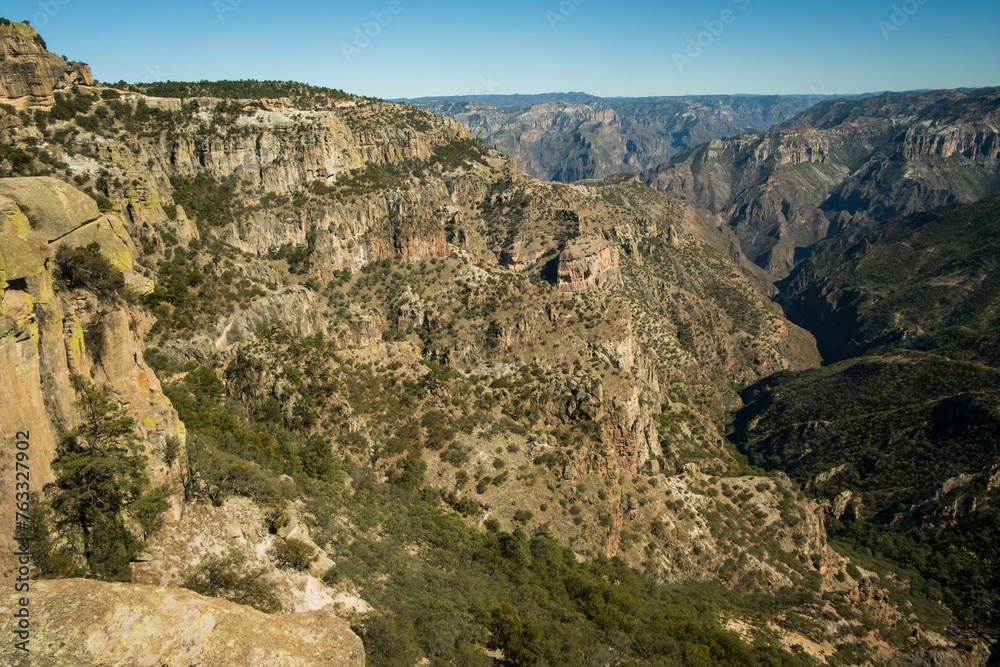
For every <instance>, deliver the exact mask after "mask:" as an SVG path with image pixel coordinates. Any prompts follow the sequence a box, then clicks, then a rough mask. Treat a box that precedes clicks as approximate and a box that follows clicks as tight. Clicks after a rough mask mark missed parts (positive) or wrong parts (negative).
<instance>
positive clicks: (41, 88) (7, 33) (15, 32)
mask: <svg viewBox="0 0 1000 667" xmlns="http://www.w3.org/2000/svg"><path fill="white" fill-rule="evenodd" d="M74 84H80V85H85V86H91V85H93V84H94V77H93V76H92V75H91V73H90V68H89V67H88V66H87V65H84V64H83V63H68V62H66V61H65V60H63V59H62V58H59V57H58V56H55V55H53V54H51V53H49V52H48V51H47V50H46V48H45V41H44V40H42V38H41V37H39V35H38V33H37V32H36V31H35V29H34V28H33V27H31V26H30V25H28V24H27V23H11V22H9V21H8V22H6V23H2V22H0V103H3V104H11V105H13V106H14V107H16V108H18V109H31V108H47V107H51V106H52V105H53V104H54V103H55V96H54V95H53V93H54V92H55V91H57V90H63V89H66V88H69V87H70V86H72V85H74Z"/></svg>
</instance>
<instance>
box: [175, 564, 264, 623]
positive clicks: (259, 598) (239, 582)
mask: <svg viewBox="0 0 1000 667" xmlns="http://www.w3.org/2000/svg"><path fill="white" fill-rule="evenodd" d="M181 586H182V587H183V588H187V589H189V590H192V591H194V592H195V593H199V594H201V595H207V596H209V597H216V598H222V599H224V600H229V601H230V602H235V603H236V604H245V605H249V606H251V607H253V608H254V609H259V610H260V611H263V612H265V613H268V614H273V613H275V612H279V611H281V601H280V600H279V599H278V593H277V591H278V587H277V586H276V585H275V584H274V582H273V581H271V580H270V579H269V578H268V576H267V568H266V567H261V568H256V567H250V565H249V563H248V562H247V558H246V556H245V555H243V554H241V553H240V552H238V551H235V550H234V551H231V552H230V553H228V554H226V555H225V556H209V557H208V558H206V559H205V560H204V561H203V562H202V563H200V564H199V565H198V566H196V567H195V568H193V569H192V570H191V572H190V573H189V574H188V576H187V577H186V578H185V579H184V581H183V582H182V583H181Z"/></svg>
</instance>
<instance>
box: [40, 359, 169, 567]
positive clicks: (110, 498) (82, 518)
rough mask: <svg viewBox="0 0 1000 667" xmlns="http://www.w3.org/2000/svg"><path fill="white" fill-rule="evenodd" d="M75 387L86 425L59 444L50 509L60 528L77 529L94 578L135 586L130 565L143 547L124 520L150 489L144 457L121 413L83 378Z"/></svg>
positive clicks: (129, 422)
mask: <svg viewBox="0 0 1000 667" xmlns="http://www.w3.org/2000/svg"><path fill="white" fill-rule="evenodd" d="M73 385H74V388H75V389H76V390H77V391H78V392H79V394H80V399H79V400H78V401H77V403H76V405H77V406H78V407H79V408H80V410H81V412H82V414H83V422H82V423H81V424H80V425H79V426H77V427H76V428H74V429H72V430H70V431H67V432H66V433H64V434H63V436H62V438H61V440H60V442H59V445H58V448H57V458H56V459H55V460H54V461H53V462H52V469H53V470H54V471H55V473H56V481H55V484H54V485H53V486H54V489H53V491H54V494H53V498H52V509H53V511H54V513H55V516H56V522H57V525H58V526H59V527H60V528H61V529H79V531H80V539H81V540H82V545H83V557H84V559H85V560H86V563H87V568H88V570H89V573H90V576H92V577H96V578H99V579H104V580H107V581H131V578H132V574H131V570H130V569H129V566H128V564H129V562H131V561H132V560H133V559H134V557H135V556H136V555H138V553H139V552H140V551H141V550H142V549H143V548H144V546H145V545H144V544H143V542H142V540H140V539H139V538H137V537H136V536H135V535H133V534H132V532H131V531H130V530H129V529H128V527H127V526H126V525H125V519H126V516H127V513H128V510H129V509H130V507H132V506H134V505H135V504H136V503H137V502H138V501H140V499H143V498H144V493H145V490H146V487H147V486H148V484H149V480H148V478H147V477H146V475H145V472H144V471H145V467H146V457H145V456H143V455H142V449H143V448H142V446H141V445H139V444H138V437H137V436H136V433H135V423H134V421H133V419H132V418H131V417H129V416H128V415H127V414H126V412H125V410H124V409H123V408H121V407H117V406H115V405H113V404H112V402H111V401H110V399H109V398H108V395H107V393H105V392H104V391H103V390H102V389H99V388H97V387H95V386H94V385H92V384H91V383H89V382H87V381H86V380H84V379H83V378H81V377H79V376H75V377H74V378H73ZM146 504H148V503H146Z"/></svg>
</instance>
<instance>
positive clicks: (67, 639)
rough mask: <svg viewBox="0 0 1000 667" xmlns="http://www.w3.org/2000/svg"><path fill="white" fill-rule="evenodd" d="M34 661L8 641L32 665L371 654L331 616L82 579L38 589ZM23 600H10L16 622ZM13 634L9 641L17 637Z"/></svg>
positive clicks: (6, 602) (9, 655)
mask: <svg viewBox="0 0 1000 667" xmlns="http://www.w3.org/2000/svg"><path fill="white" fill-rule="evenodd" d="M25 595H28V598H29V599H30V603H29V607H28V609H29V611H30V614H31V621H30V623H31V626H30V630H31V637H30V641H29V643H28V647H29V649H30V652H29V653H22V652H21V651H19V650H17V649H15V648H14V646H13V641H12V640H11V638H10V637H9V636H8V637H7V638H6V639H7V641H5V642H4V643H3V646H2V648H0V655H2V656H3V659H2V662H3V663H4V664H5V665H11V667H20V666H21V665H24V666H25V667H28V666H29V665H31V666H34V665H111V664H114V665H135V666H137V667H139V666H143V665H147V666H149V667H154V666H156V665H246V666H247V667H310V666H313V665H315V666H317V667H318V666H319V665H338V666H341V665H342V666H344V667H363V665H364V663H365V653H364V647H363V646H362V645H361V640H360V639H358V637H357V635H355V634H354V633H353V632H351V629H350V627H349V626H348V624H347V623H346V622H345V621H343V620H341V619H339V618H337V617H336V616H333V615H332V614H331V613H330V612H328V611H313V612H303V613H296V614H275V615H268V614H264V613H262V612H259V611H257V610H255V609H251V608H250V607H244V606H241V605H237V604H233V603H232V602H227V601H225V600H220V599H216V598H206V597H203V596H201V595H198V594H196V593H192V592H191V591H188V590H185V589H182V588H164V587H157V586H141V585H131V584H108V583H102V582H97V581H89V580H83V579H65V580H59V581H41V582H37V583H34V584H32V586H31V592H30V595H29V594H25ZM19 597H20V596H15V595H12V594H7V593H5V594H4V596H3V598H2V599H0V614H2V615H3V616H4V618H11V617H12V616H13V614H14V613H15V612H16V611H17V610H18V609H20V607H19V606H18V602H19ZM8 634H9V633H8Z"/></svg>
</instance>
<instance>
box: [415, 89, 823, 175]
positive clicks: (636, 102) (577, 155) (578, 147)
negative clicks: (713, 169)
mask: <svg viewBox="0 0 1000 667" xmlns="http://www.w3.org/2000/svg"><path fill="white" fill-rule="evenodd" d="M577 98H578V96H573V95H567V96H562V98H560V96H530V95H529V96H524V97H515V98H504V97H502V96H485V97H478V98H469V99H462V98H446V99H440V100H437V99H420V100H410V101H409V102H410V103H411V104H413V105H414V106H416V107H418V108H421V109H426V110H427V111H431V112H433V113H436V114H440V115H442V116H445V117H447V118H451V119H452V120H455V121H456V122H458V123H461V124H462V125H463V126H465V127H466V128H468V129H469V131H470V132H472V133H473V134H475V135H476V136H478V137H479V138H481V139H483V140H484V141H486V142H487V143H489V144H490V145H491V146H493V147H494V148H496V149H498V150H500V151H503V152H504V153H506V154H507V155H510V156H512V157H513V158H514V159H515V160H516V161H517V165H518V167H520V168H521V169H523V170H524V171H525V172H527V173H529V174H531V175H532V176H535V177H536V178H540V179H543V180H553V181H561V182H563V183H572V182H574V181H579V180H583V179H589V178H607V177H608V176H612V175H615V174H619V173H623V172H636V171H642V170H645V169H652V168H653V167H655V166H656V165H657V164H660V163H662V162H663V161H665V160H668V159H670V158H671V157H673V156H674V155H677V154H678V153H682V152H684V151H686V150H690V149H691V148H694V147H695V146H697V145H698V144H701V143H704V142H706V141H709V140H712V139H720V138H722V137H731V136H735V135H737V134H740V133H742V132H745V131H747V130H765V129H768V128H770V127H771V126H773V125H776V124H778V123H781V122H783V121H785V120H787V119H789V118H791V117H792V116H794V115H795V114H797V113H800V112H801V111H804V110H805V109H807V108H808V107H809V106H811V105H812V104H815V103H816V102H818V101H820V100H821V99H822V98H820V97H806V96H803V97H777V96H752V95H751V96H743V97H724V96H718V97H712V96H704V97H677V98H639V99H629V100H614V99H600V98H585V99H577Z"/></svg>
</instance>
